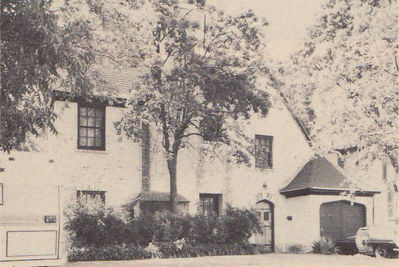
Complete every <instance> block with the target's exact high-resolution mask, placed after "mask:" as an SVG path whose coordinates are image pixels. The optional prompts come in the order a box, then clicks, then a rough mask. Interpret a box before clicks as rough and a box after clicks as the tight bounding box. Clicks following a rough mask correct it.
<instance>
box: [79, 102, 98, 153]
mask: <svg viewBox="0 0 399 267" xmlns="http://www.w3.org/2000/svg"><path fill="white" fill-rule="evenodd" d="M78 148H79V149H91V150H105V106H102V107H89V106H82V105H79V109H78Z"/></svg>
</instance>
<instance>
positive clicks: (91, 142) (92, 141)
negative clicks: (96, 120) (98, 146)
mask: <svg viewBox="0 0 399 267" xmlns="http://www.w3.org/2000/svg"><path fill="white" fill-rule="evenodd" d="M87 146H88V147H92V146H94V138H91V137H88V138H87Z"/></svg>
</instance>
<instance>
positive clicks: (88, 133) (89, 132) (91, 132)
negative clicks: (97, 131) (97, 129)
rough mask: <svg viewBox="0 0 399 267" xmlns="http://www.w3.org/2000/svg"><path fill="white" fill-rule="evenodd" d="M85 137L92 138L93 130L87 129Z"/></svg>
mask: <svg viewBox="0 0 399 267" xmlns="http://www.w3.org/2000/svg"><path fill="white" fill-rule="evenodd" d="M87 136H88V137H94V129H91V128H88V129H87Z"/></svg>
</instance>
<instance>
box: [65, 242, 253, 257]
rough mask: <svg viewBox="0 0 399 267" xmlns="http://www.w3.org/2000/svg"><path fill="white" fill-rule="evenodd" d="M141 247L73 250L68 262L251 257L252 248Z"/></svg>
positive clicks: (230, 246)
mask: <svg viewBox="0 0 399 267" xmlns="http://www.w3.org/2000/svg"><path fill="white" fill-rule="evenodd" d="M150 246H151V247H152V248H151V249H148V247H146V248H144V247H142V246H137V245H136V246H119V245H113V246H106V247H101V248H98V247H90V248H73V249H72V250H71V251H70V252H69V256H68V260H69V261H110V260H138V259H149V258H185V257H200V256H218V255H252V254H254V253H255V250H254V247H253V246H250V245H248V244H222V245H221V244H201V243H199V244H195V245H194V244H189V243H185V244H184V245H183V246H182V247H180V248H179V247H178V246H176V245H175V243H171V242H161V243H156V244H151V245H150Z"/></svg>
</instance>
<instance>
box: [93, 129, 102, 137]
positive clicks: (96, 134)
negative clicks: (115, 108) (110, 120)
mask: <svg viewBox="0 0 399 267" xmlns="http://www.w3.org/2000/svg"><path fill="white" fill-rule="evenodd" d="M94 133H95V136H96V137H101V129H94Z"/></svg>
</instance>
